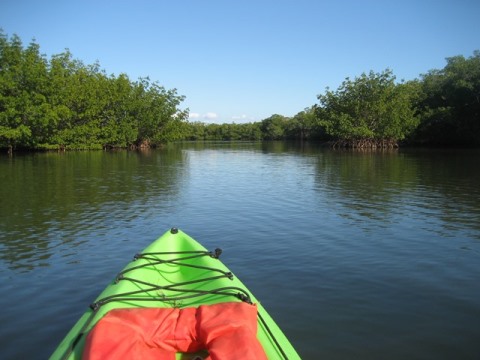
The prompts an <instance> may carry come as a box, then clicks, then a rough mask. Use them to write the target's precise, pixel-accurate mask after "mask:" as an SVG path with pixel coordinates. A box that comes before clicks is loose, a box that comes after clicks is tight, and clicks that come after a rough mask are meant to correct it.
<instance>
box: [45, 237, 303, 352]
mask: <svg viewBox="0 0 480 360" xmlns="http://www.w3.org/2000/svg"><path fill="white" fill-rule="evenodd" d="M220 254H221V250H220V249H216V250H214V251H208V250H206V249H205V248H204V247H203V246H202V245H200V244H199V243H198V242H197V241H195V240H194V239H192V238H191V237H190V236H188V235H187V234H185V233H184V232H182V231H180V230H178V229H176V228H172V229H171V230H169V231H168V232H166V233H165V234H164V235H162V236H161V237H160V238H158V239H157V240H156V241H154V242H153V243H152V244H150V246H148V247H147V248H146V249H145V250H144V251H143V252H142V253H139V254H137V255H135V257H134V260H133V261H132V262H130V263H129V264H128V265H127V266H126V267H125V268H124V269H123V270H122V271H121V272H120V273H119V274H118V275H117V276H116V278H115V279H114V280H113V281H112V282H111V283H110V284H109V285H108V286H107V287H106V288H105V290H104V291H103V292H102V293H101V294H100V295H99V296H98V297H97V299H95V301H94V302H93V303H92V304H91V305H90V307H89V308H88V309H87V311H86V312H85V313H84V314H83V315H82V317H81V318H80V319H79V320H78V322H77V323H76V324H75V325H74V327H73V328H72V329H71V330H70V332H69V333H68V334H67V335H66V337H65V338H64V339H63V340H62V342H61V343H60V345H59V346H58V347H57V349H56V350H55V352H54V353H53V354H52V356H51V359H82V358H83V359H102V358H106V357H107V358H108V357H110V358H132V359H134V358H137V359H139V358H141V359H148V358H151V359H153V358H158V359H185V360H188V359H195V360H198V359H208V360H210V359H211V360H216V359H217V360H218V359H222V358H223V359H225V358H232V359H233V358H248V359H275V360H277V359H300V357H299V355H298V354H297V352H296V351H295V349H294V348H293V346H292V345H291V344H290V342H289V341H288V339H287V338H286V336H285V335H284V334H283V332H282V331H281V330H280V328H279V327H278V325H277V324H276V323H275V322H274V320H273V319H272V318H271V317H270V315H269V314H268V313H267V312H266V310H265V309H264V308H263V306H262V305H261V304H260V303H259V302H258V300H257V299H256V298H255V297H254V296H253V295H252V293H251V292H250V291H249V290H248V289H247V287H246V286H245V285H243V283H242V282H241V281H240V280H239V279H237V278H236V277H235V276H234V275H233V274H232V272H231V271H230V270H229V269H228V268H227V267H226V266H225V265H224V264H223V263H222V262H221V261H220V260H219V257H220Z"/></svg>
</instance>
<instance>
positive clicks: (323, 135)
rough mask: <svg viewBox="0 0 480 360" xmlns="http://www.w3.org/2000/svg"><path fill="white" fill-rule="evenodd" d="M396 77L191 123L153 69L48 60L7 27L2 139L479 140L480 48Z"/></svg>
mask: <svg viewBox="0 0 480 360" xmlns="http://www.w3.org/2000/svg"><path fill="white" fill-rule="evenodd" d="M446 60H447V65H446V66H445V67H444V68H443V69H441V70H431V71H429V72H428V73H427V74H423V75H421V76H420V78H419V79H415V80H412V81H407V82H404V81H401V82H397V81H396V78H395V76H394V75H393V73H392V71H391V70H389V69H386V70H384V71H383V72H380V73H375V72H373V71H371V72H369V73H368V74H367V73H363V74H361V75H360V76H358V77H355V78H354V79H349V78H346V79H345V80H344V81H343V82H342V84H341V85H340V86H339V87H338V88H337V89H336V90H330V89H329V88H327V89H326V90H325V92H324V93H323V94H320V95H318V101H319V102H318V103H317V104H314V105H312V106H311V107H309V108H306V109H304V110H302V111H300V112H299V113H298V114H296V115H295V116H293V117H285V116H282V115H278V114H274V115H272V116H270V117H269V118H267V119H264V120H262V121H258V122H251V123H242V124H235V123H232V124H230V123H224V124H207V123H202V122H189V121H188V109H187V110H182V109H181V108H180V105H181V103H182V101H183V100H184V97H183V96H179V95H177V92H176V90H175V89H173V90H166V89H165V88H164V87H162V86H160V85H159V84H158V83H157V82H152V81H150V80H149V79H148V78H140V79H138V80H137V81H132V80H130V79H129V78H128V76H127V75H126V74H120V75H118V76H114V75H107V74H106V73H105V71H104V70H101V69H100V65H99V64H98V63H95V64H93V65H85V64H83V63H82V62H81V61H79V60H76V59H73V57H72V54H71V53H70V52H69V51H68V50H66V51H65V52H64V53H61V54H58V55H53V56H52V57H51V58H50V59H47V58H46V57H45V56H44V55H42V54H41V53H40V47H39V45H38V44H37V43H36V42H35V41H32V42H31V43H30V44H29V45H28V46H27V47H24V46H23V44H22V41H21V39H20V38H19V37H18V36H16V35H13V36H12V37H10V38H8V37H7V35H5V34H4V33H3V32H2V31H0V147H2V148H8V149H10V150H12V149H14V148H25V149H101V148H116V147H120V148H126V147H148V146H156V145H159V144H162V143H165V142H169V141H178V140H197V141H198V140H222V141H225V140H227V141H234V140H258V141H260V140H311V141H322V142H326V143H328V144H331V145H332V146H341V147H396V146H398V145H399V143H410V144H416V145H441V146H480V52H479V51H478V50H477V51H475V52H474V53H473V55H472V56H471V57H469V58H464V57H463V56H455V57H451V58H447V59H446Z"/></svg>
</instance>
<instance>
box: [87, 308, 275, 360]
mask: <svg viewBox="0 0 480 360" xmlns="http://www.w3.org/2000/svg"><path fill="white" fill-rule="evenodd" d="M256 334H257V307H256V306H255V305H250V304H246V303H241V302H232V303H220V304H215V305H202V306H200V307H198V308H184V309H172V308H133V309H114V310H111V311H110V312H108V313H107V314H106V315H105V316H104V317H103V318H102V319H101V320H100V321H99V322H98V323H97V324H96V325H95V327H94V328H93V329H92V330H91V331H90V333H89V334H88V336H87V339H86V342H85V348H84V352H83V359H86V360H97V359H98V360H100V359H142V360H149V359H152V360H153V359H156V360H158V359H161V360H163V359H165V360H174V359H175V354H176V353H177V352H186V353H189V352H196V351H200V350H204V349H206V350H207V351H208V353H209V356H208V357H207V359H208V360H225V359H249V360H254V359H261V360H263V359H267V356H266V355H265V352H264V351H263V348H262V346H261V344H260V342H259V341H258V340H257V337H256ZM207 359H206V360H207Z"/></svg>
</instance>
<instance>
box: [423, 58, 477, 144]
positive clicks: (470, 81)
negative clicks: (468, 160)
mask: <svg viewBox="0 0 480 360" xmlns="http://www.w3.org/2000/svg"><path fill="white" fill-rule="evenodd" d="M422 80H423V81H422V83H421V85H422V91H423V94H422V95H423V99H422V101H421V102H420V103H419V106H418V111H419V113H420V116H421V124H420V126H419V128H418V130H417V132H416V136H415V139H414V140H415V141H417V142H421V143H433V144H437V145H455V146H458V145H461V146H462V145H464V146H479V145H480V51H478V50H477V51H475V52H474V53H473V56H471V57H470V58H468V59H465V58H464V57H463V56H455V57H451V58H447V65H446V66H445V67H444V68H443V69H442V70H431V71H429V72H428V73H427V74H425V75H423V79H422Z"/></svg>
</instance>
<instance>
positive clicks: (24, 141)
mask: <svg viewBox="0 0 480 360" xmlns="http://www.w3.org/2000/svg"><path fill="white" fill-rule="evenodd" d="M183 100H184V97H183V96H179V95H177V92H176V90H175V89H172V90H166V89H165V88H164V87H162V86H161V85H159V84H158V83H157V82H152V81H150V80H149V79H148V78H142V79H139V80H138V81H131V80H130V79H129V78H128V76H127V75H126V74H120V75H118V76H114V75H107V74H106V73H105V71H103V70H101V69H100V65H99V64H98V63H96V64H93V65H84V64H83V63H82V62H81V61H78V60H75V59H73V57H72V54H71V53H70V52H69V51H68V50H66V51H65V52H64V53H61V54H58V55H54V56H52V57H51V59H50V60H47V59H46V57H45V56H44V55H42V54H41V53H40V47H39V45H38V44H37V43H36V42H35V41H32V42H31V43H30V44H29V45H28V46H27V47H26V48H25V47H24V46H23V45H22V42H21V40H20V38H19V37H18V36H16V35H13V36H12V37H11V38H10V39H9V38H8V37H7V36H6V35H5V34H4V33H3V32H0V147H10V148H12V147H19V148H37V149H38V148H45V149H50V148H53V149H58V148H70V149H75V148H82V149H85V148H106V147H129V146H142V145H146V144H147V145H148V144H152V145H155V144H159V143H161V142H163V141H166V140H170V139H173V140H175V139H181V138H183V137H184V133H183V132H184V131H185V127H184V124H185V122H186V119H187V117H188V111H187V110H181V109H180V108H179V105H180V104H181V102H182V101H183Z"/></svg>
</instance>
